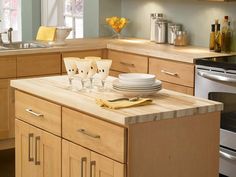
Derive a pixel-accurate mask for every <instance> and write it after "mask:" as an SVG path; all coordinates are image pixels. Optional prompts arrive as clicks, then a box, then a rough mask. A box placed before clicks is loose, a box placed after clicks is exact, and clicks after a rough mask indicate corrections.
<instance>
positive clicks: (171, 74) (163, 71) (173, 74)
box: [161, 70, 178, 77]
mask: <svg viewBox="0 0 236 177" xmlns="http://www.w3.org/2000/svg"><path fill="white" fill-rule="evenodd" d="M161 72H162V73H164V74H167V75H170V76H175V77H177V76H178V73H172V72H169V71H166V70H161Z"/></svg>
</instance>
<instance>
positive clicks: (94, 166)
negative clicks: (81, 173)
mask: <svg viewBox="0 0 236 177" xmlns="http://www.w3.org/2000/svg"><path fill="white" fill-rule="evenodd" d="M95 168H96V161H91V162H90V177H93V176H94V177H95V176H96V172H95ZM93 169H94V170H93Z"/></svg>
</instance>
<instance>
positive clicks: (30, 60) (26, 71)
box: [17, 53, 61, 77]
mask: <svg viewBox="0 0 236 177" xmlns="http://www.w3.org/2000/svg"><path fill="white" fill-rule="evenodd" d="M52 74H61V55H60V54H59V53H52V54H40V55H24V56H18V57H17V77H25V76H40V75H52Z"/></svg>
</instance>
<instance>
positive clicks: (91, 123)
mask: <svg viewBox="0 0 236 177" xmlns="http://www.w3.org/2000/svg"><path fill="white" fill-rule="evenodd" d="M62 136H63V138H65V139H68V140H69V141H72V142H74V143H77V144H79V145H81V146H83V147H86V148H88V149H91V150H93V151H95V152H98V153H100V154H103V155H105V156H108V157H110V158H112V159H114V160H117V161H119V162H122V163H124V162H125V144H126V143H125V128H122V127H119V126H116V125H113V124H111V123H108V122H105V121H102V120H99V119H96V118H93V117H91V116H88V115H86V114H82V113H80V112H76V111H73V110H70V109H67V108H62Z"/></svg>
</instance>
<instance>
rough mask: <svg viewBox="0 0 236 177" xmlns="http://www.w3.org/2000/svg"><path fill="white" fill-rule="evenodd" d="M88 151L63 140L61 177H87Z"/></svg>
mask: <svg viewBox="0 0 236 177" xmlns="http://www.w3.org/2000/svg"><path fill="white" fill-rule="evenodd" d="M89 162H90V151H89V150H87V149H85V148H82V147H81V146H79V145H76V144H73V143H70V142H69V141H65V140H63V142H62V177H89Z"/></svg>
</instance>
